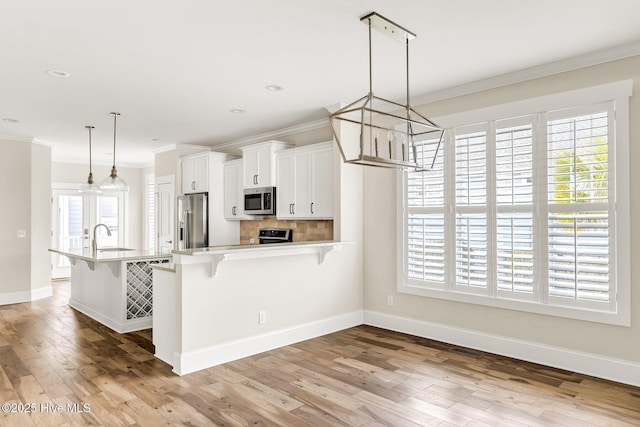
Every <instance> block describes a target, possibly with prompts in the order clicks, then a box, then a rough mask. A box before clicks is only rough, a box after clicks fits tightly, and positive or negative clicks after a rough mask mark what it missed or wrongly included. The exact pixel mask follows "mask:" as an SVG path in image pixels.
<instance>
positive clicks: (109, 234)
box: [91, 224, 111, 254]
mask: <svg viewBox="0 0 640 427" xmlns="http://www.w3.org/2000/svg"><path fill="white" fill-rule="evenodd" d="M100 226H103V227H104V228H106V229H107V236H111V230H110V229H109V227H108V226H107V225H106V224H96V226H95V227H93V242H91V249H92V250H93V253H94V254H95V253H96V252H98V240H97V235H96V233H97V231H98V227H100Z"/></svg>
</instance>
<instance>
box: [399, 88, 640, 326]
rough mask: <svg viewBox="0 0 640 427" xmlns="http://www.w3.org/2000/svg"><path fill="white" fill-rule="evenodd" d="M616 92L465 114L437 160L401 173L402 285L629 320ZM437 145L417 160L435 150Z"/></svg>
mask: <svg viewBox="0 0 640 427" xmlns="http://www.w3.org/2000/svg"><path fill="white" fill-rule="evenodd" d="M623 83H624V82H623ZM612 85H613V84H612ZM605 86H607V85H605ZM619 86H624V87H625V88H626V87H628V84H627V85H626V86H625V85H622V84H620V85H619ZM607 87H608V88H609V89H611V85H608V86H607ZM598 88H599V89H600V90H594V96H595V94H601V93H602V91H603V90H602V87H598ZM618 89H619V88H618ZM576 92H580V91H576ZM621 92H622V93H623V96H619V97H614V98H613V99H614V100H613V101H607V102H600V103H595V102H591V103H588V104H585V105H587V106H585V107H579V108H573V107H570V108H566V107H565V108H555V109H553V110H551V109H548V110H547V111H544V112H541V113H540V112H537V113H535V114H519V115H518V116H516V117H509V116H508V114H509V112H512V111H516V112H521V111H526V109H527V106H528V105H529V108H530V109H534V108H538V107H539V105H540V104H541V103H543V102H541V100H542V101H546V102H547V103H548V104H549V107H557V106H558V104H559V103H560V104H561V103H562V102H564V103H565V104H568V103H570V102H571V98H581V96H575V95H576V93H570V94H559V95H555V96H551V97H547V98H539V99H536V100H535V102H534V101H531V102H529V103H527V101H523V102H520V103H518V104H517V105H516V106H515V107H517V108H515V107H514V108H511V107H513V106H512V105H510V106H504V108H499V107H494V108H492V109H487V111H480V113H478V112H471V113H469V114H468V117H469V119H468V120H469V121H471V120H473V118H475V117H477V116H478V115H483V114H484V115H485V116H486V117H485V118H488V120H485V121H483V122H478V121H475V123H477V124H475V125H464V121H463V119H464V118H465V115H463V114H461V115H458V116H457V117H456V120H457V121H458V122H461V125H457V126H452V127H451V128H449V129H448V130H447V133H446V137H445V140H444V142H443V146H442V147H441V148H440V150H439V152H438V155H437V157H436V161H435V164H434V167H433V169H432V170H430V171H425V172H415V171H412V172H405V173H403V175H402V176H403V179H402V183H403V185H402V188H403V198H402V204H401V205H402V206H401V207H400V208H401V210H402V215H399V217H400V218H401V219H402V224H401V227H402V228H401V231H402V232H401V233H399V234H400V238H401V239H402V246H401V247H403V248H404V251H403V252H404V253H403V255H402V262H401V264H400V268H399V272H398V273H399V285H398V287H399V291H400V292H406V293H412V294H417V295H424V296H431V297H438V298H446V299H452V300H458V301H465V302H470V303H478V304H485V305H492V306H498V307H504V308H510V309H518V310H523V311H532V312H539V313H543V314H551V315H557V316H563V317H572V318H578V319H584V320H593V321H601V322H605V323H613V324H629V314H628V313H629V283H628V277H629V261H628V234H629V211H628V209H629V205H628V202H626V201H623V199H628V197H626V198H625V197H624V195H625V194H628V184H627V183H628V164H626V162H628V156H627V155H626V154H625V153H628V96H629V94H630V91H626V90H625V89H624V88H623V89H622V90H621ZM627 92H629V93H627ZM585 93H586V92H585ZM624 94H626V96H624ZM578 95H583V94H582V93H581V92H580V93H578ZM598 96H602V95H598ZM564 97H566V98H567V99H564V100H563V98H564ZM582 98H584V96H582ZM601 99H602V98H601ZM604 99H607V98H604ZM608 99H612V98H608ZM569 105H570V104H569ZM534 111H536V110H534ZM537 111H540V110H537ZM616 117H617V118H618V119H617V120H616ZM433 142H434V141H422V142H421V143H420V144H419V146H418V150H417V155H418V158H420V157H422V156H423V157H424V158H429V157H428V156H429V155H431V156H433V154H434V151H433V150H435V147H436V145H437V144H434V143H433ZM616 159H617V161H616ZM616 183H618V185H616ZM625 247H627V249H626V251H625V249H624V248H625ZM621 277H626V278H627V280H626V281H625V280H620V278H621Z"/></svg>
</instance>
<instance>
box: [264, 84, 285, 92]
mask: <svg viewBox="0 0 640 427" xmlns="http://www.w3.org/2000/svg"><path fill="white" fill-rule="evenodd" d="M265 89H267V90H270V91H271V92H280V91H281V90H284V88H283V87H282V86H278V85H268V86H265Z"/></svg>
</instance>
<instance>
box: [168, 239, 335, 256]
mask: <svg viewBox="0 0 640 427" xmlns="http://www.w3.org/2000/svg"><path fill="white" fill-rule="evenodd" d="M342 243H344V242H340V241H338V240H316V241H310V242H290V243H273V244H265V245H258V244H253V245H225V246H209V247H208V248H196V249H186V250H174V251H171V253H172V254H176V255H189V256H198V255H216V254H227V253H231V252H265V251H273V250H289V249H292V248H313V247H320V246H330V245H339V244H342Z"/></svg>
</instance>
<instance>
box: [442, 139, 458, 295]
mask: <svg viewBox="0 0 640 427" xmlns="http://www.w3.org/2000/svg"><path fill="white" fill-rule="evenodd" d="M445 143H446V144H447V147H446V150H445V157H444V161H445V166H444V170H445V189H444V192H445V198H444V199H445V200H444V227H445V228H444V229H445V242H446V243H445V248H446V249H445V260H444V263H445V271H446V275H445V278H446V279H445V288H446V289H454V288H455V281H456V221H455V203H456V171H455V169H456V157H455V152H456V150H455V129H451V130H450V131H449V132H447V134H446V140H445Z"/></svg>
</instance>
